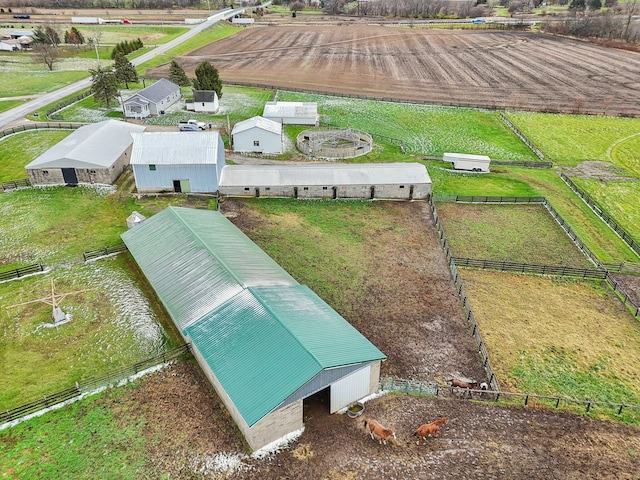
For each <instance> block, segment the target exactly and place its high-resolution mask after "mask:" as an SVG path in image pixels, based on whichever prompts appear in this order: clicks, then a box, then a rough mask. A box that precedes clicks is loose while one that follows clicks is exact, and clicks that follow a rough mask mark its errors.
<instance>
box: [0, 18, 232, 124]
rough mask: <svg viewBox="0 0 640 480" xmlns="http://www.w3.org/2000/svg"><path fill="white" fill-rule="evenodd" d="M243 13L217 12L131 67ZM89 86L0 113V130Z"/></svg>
mask: <svg viewBox="0 0 640 480" xmlns="http://www.w3.org/2000/svg"><path fill="white" fill-rule="evenodd" d="M243 12H244V9H243V8H238V9H233V10H232V9H228V10H222V11H220V12H217V13H215V14H213V15H211V16H210V17H208V18H207V20H205V21H204V22H202V23H199V24H197V25H195V26H193V27H192V28H190V29H189V31H188V32H185V33H183V34H182V35H180V36H179V37H177V38H174V39H173V40H171V41H170V42H167V43H165V44H163V45H158V46H157V47H156V48H154V49H153V50H151V51H149V52H147V53H145V54H144V55H141V56H139V57H138V58H135V59H133V60H132V61H131V63H132V64H133V65H140V64H141V63H144V62H147V61H149V60H151V59H152V58H153V57H155V56H156V55H160V54H162V53H165V52H166V51H167V50H170V49H172V48H173V47H175V46H177V45H180V44H181V43H183V42H184V41H186V40H188V39H190V38H192V37H194V36H195V35H197V34H198V33H200V32H202V31H203V30H205V29H206V28H209V27H211V26H212V25H214V24H215V23H217V22H219V21H220V20H226V19H228V18H231V17H233V16H234V15H237V14H239V13H243ZM90 85H91V78H85V79H84V80H80V81H78V82H76V83H72V84H71V85H67V86H66V87H62V88H61V89H59V90H56V91H54V92H50V93H46V94H44V95H40V96H39V97H38V98H36V99H34V100H31V101H30V102H27V103H23V104H22V105H19V106H17V107H15V108H12V109H11V110H7V111H6V112H2V113H0V130H1V129H3V128H4V127H5V126H7V125H9V124H10V123H12V122H15V121H17V120H21V119H23V118H24V117H25V116H26V115H28V114H29V113H31V112H33V111H35V110H38V109H39V108H42V107H44V106H46V105H49V104H51V103H53V102H56V101H58V100H60V99H61V98H64V97H66V96H68V95H72V94H74V93H76V92H78V91H80V90H82V89H84V88H87V87H89V86H90Z"/></svg>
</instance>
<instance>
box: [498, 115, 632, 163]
mask: <svg viewBox="0 0 640 480" xmlns="http://www.w3.org/2000/svg"><path fill="white" fill-rule="evenodd" d="M508 117H509V119H510V120H511V121H512V122H513V123H514V124H515V125H516V126H517V127H518V128H519V129H520V130H521V131H522V132H523V133H524V134H525V135H526V136H527V137H528V138H529V139H530V140H531V141H532V142H533V143H534V144H535V145H536V146H537V147H538V148H540V149H541V150H542V151H543V152H544V153H545V155H546V156H547V157H548V158H547V159H548V160H552V161H553V162H554V163H556V164H559V165H567V166H575V165H577V164H578V163H579V162H581V161H583V160H599V161H609V162H614V163H616V164H618V165H619V166H621V167H623V168H626V169H628V170H629V171H631V172H634V174H635V175H640V150H638V149H635V151H633V150H631V149H629V150H627V149H625V148H624V144H625V142H627V141H631V140H632V139H634V138H637V137H636V136H637V135H638V134H640V119H637V118H618V117H597V116H588V115H557V114H550V113H531V112H509V114H508ZM636 141H637V140H636ZM635 145H637V143H635ZM614 148H617V149H619V151H618V152H616V151H614V150H613V149H614ZM612 152H613V154H612Z"/></svg>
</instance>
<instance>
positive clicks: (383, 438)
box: [363, 418, 396, 445]
mask: <svg viewBox="0 0 640 480" xmlns="http://www.w3.org/2000/svg"><path fill="white" fill-rule="evenodd" d="M363 423H364V428H366V429H367V430H368V431H369V435H371V438H372V439H373V440H375V439H376V437H378V440H379V442H380V444H385V445H386V444H387V440H388V439H390V438H393V439H394V440H396V434H395V432H394V431H393V430H390V429H388V428H384V427H383V426H382V425H381V424H380V423H378V422H376V421H375V420H373V419H371V418H365V419H364V420H363ZM374 435H375V436H374Z"/></svg>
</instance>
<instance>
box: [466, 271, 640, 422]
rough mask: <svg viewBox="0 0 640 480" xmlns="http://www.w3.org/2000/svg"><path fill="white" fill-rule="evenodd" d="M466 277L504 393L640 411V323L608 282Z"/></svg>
mask: <svg viewBox="0 0 640 480" xmlns="http://www.w3.org/2000/svg"><path fill="white" fill-rule="evenodd" d="M459 273H460V275H462V278H463V281H464V286H465V291H466V294H467V297H468V298H469V301H470V304H471V308H472V309H473V313H474V316H475V319H476V321H477V323H478V325H479V327H480V331H481V332H482V337H483V339H484V341H485V343H486V346H487V349H488V351H489V355H490V356H491V365H492V367H493V369H494V371H495V372H496V374H497V375H498V378H499V379H500V382H501V386H502V387H503V388H504V389H505V390H509V391H519V392H527V393H538V394H542V395H554V396H555V395H558V396H563V397H570V398H576V399H591V400H597V401H605V402H612V403H626V404H635V405H639V404H640V323H638V321H637V320H635V319H634V318H633V316H631V315H630V314H629V312H628V310H627V309H626V308H625V307H624V306H623V305H622V304H621V302H620V301H619V300H618V298H617V297H616V295H615V294H614V293H613V292H612V291H611V290H609V289H608V288H607V287H606V286H605V285H604V284H603V283H602V282H598V281H586V280H574V279H566V278H565V279H563V278H554V277H541V276H533V275H516V274H508V273H502V272H488V271H476V270H467V269H459ZM582 411H584V409H583V410H582ZM623 417H624V418H625V419H626V420H627V421H631V422H634V423H637V422H640V412H635V413H634V412H632V411H630V410H629V411H627V412H626V413H625V414H624V415H623Z"/></svg>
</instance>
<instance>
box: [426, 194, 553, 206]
mask: <svg viewBox="0 0 640 480" xmlns="http://www.w3.org/2000/svg"><path fill="white" fill-rule="evenodd" d="M433 201H434V202H449V203H498V204H501V203H507V204H511V203H519V204H538V203H540V204H542V203H544V202H545V201H546V199H545V198H544V197H515V196H500V197H499V196H485V195H442V194H439V195H434V196H433Z"/></svg>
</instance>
